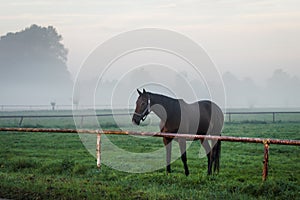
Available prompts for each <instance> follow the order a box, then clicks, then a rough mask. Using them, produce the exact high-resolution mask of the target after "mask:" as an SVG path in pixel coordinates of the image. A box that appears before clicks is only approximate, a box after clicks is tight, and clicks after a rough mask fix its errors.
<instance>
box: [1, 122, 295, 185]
mask: <svg viewBox="0 0 300 200" xmlns="http://www.w3.org/2000/svg"><path fill="white" fill-rule="evenodd" d="M0 131H16V132H54V133H81V134H96V135H97V143H96V146H97V148H96V155H97V167H99V168H100V167H101V135H102V134H113V135H136V136H151V137H152V136H154V137H169V138H185V139H188V140H196V139H202V140H203V139H207V140H220V141H227V142H245V143H262V144H263V145H264V161H263V172H262V179H263V181H265V180H266V179H267V176H268V161H269V145H270V144H277V145H295V146H300V140H281V139H271V138H249V137H232V136H212V135H191V134H180V133H161V132H133V131H112V130H92V129H47V128H0Z"/></svg>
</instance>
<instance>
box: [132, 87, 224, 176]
mask: <svg viewBox="0 0 300 200" xmlns="http://www.w3.org/2000/svg"><path fill="white" fill-rule="evenodd" d="M137 92H138V94H139V97H138V99H137V101H136V108H135V111H134V114H133V117H132V122H133V123H134V124H136V125H140V122H141V121H144V120H145V119H146V117H147V116H148V114H149V113H150V112H152V111H153V112H154V113H155V114H156V115H157V116H158V117H159V118H160V120H161V122H160V125H159V127H160V131H161V132H163V133H183V134H198V135H206V134H208V135H218V136H220V135H221V131H222V128H223V123H224V114H223V112H222V110H221V109H220V107H219V106H218V105H217V104H215V103H214V102H212V101H209V100H202V101H198V102H194V103H191V104H188V103H186V102H185V101H184V100H183V99H174V98H171V97H168V96H164V95H162V94H155V93H151V92H146V90H145V89H143V92H141V91H140V90H138V89H137ZM172 140H173V138H169V137H163V143H164V145H165V148H166V173H167V174H169V173H171V149H172V146H171V145H172ZM178 143H179V147H180V153H181V160H182V162H183V166H184V170H185V175H186V176H188V175H189V169H188V165H187V155H186V139H185V138H178ZM200 144H202V146H203V147H204V149H205V151H206V155H207V167H208V169H207V174H208V175H211V174H212V167H213V173H218V172H219V166H220V154H221V141H220V140H217V141H211V145H210V144H209V141H208V140H206V139H204V140H203V139H202V140H200Z"/></svg>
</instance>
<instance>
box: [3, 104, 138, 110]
mask: <svg viewBox="0 0 300 200" xmlns="http://www.w3.org/2000/svg"><path fill="white" fill-rule="evenodd" d="M111 107H112V106H111V105H67V104H65V105H64V104H55V105H51V104H50V103H49V105H0V111H34V110H72V109H75V110H87V109H111ZM128 107H134V106H133V105H132V106H128V105H126V106H125V105H114V108H117V109H125V108H126V109H127V108H128Z"/></svg>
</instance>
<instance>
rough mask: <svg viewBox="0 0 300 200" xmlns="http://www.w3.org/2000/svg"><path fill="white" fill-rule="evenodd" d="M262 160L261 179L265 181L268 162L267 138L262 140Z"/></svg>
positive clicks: (268, 142)
mask: <svg viewBox="0 0 300 200" xmlns="http://www.w3.org/2000/svg"><path fill="white" fill-rule="evenodd" d="M263 144H264V161H263V164H264V166H263V173H262V180H263V181H266V180H267V176H268V162H269V144H270V141H269V140H264V141H263Z"/></svg>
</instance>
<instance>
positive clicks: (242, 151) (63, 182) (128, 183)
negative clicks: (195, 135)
mask: <svg viewBox="0 0 300 200" xmlns="http://www.w3.org/2000/svg"><path fill="white" fill-rule="evenodd" d="M101 112H104V111H101ZM8 114H11V115H15V114H20V113H19V112H18V113H14V112H8V113H5V112H2V113H1V115H8ZM21 114H24V115H41V114H70V112H68V111H30V112H22V113H21ZM282 117H283V119H282V120H280V119H279V118H278V119H279V120H278V122H277V123H271V120H272V117H269V116H256V118H255V116H252V115H251V118H247V119H246V118H245V117H243V118H242V120H241V118H236V119H233V123H226V124H225V126H224V129H223V133H222V135H226V136H241V137H266V138H279V139H296V140H300V134H299V131H300V124H299V121H300V120H299V121H298V122H297V121H296V120H295V118H297V117H298V118H299V115H298V116H294V115H291V116H290V118H289V116H285V115H284V116H282ZM252 118H254V119H252ZM98 119H99V123H100V124H101V127H102V128H103V129H117V128H118V126H117V125H116V124H115V123H114V121H113V119H112V118H111V117H99V118H98ZM151 119H152V118H151ZM19 120H20V119H0V126H2V127H9V126H10V127H15V126H18V123H19ZM147 120H148V121H147ZM147 120H146V121H145V124H146V125H147V124H148V126H142V127H132V126H131V125H129V124H130V122H129V123H128V124H126V123H127V122H126V120H125V119H124V123H123V124H122V126H124V127H125V128H128V129H131V130H132V129H134V130H137V131H139V130H147V131H158V127H157V122H156V121H155V120H156V119H155V118H153V119H152V121H151V120H150V119H147ZM84 125H85V127H89V126H90V128H93V127H92V125H89V120H88V119H84ZM22 126H23V127H47V128H75V125H74V122H73V119H72V118H51V119H47V118H41V119H40V118H32V119H31V118H28V119H27V118H26V119H24V121H23V122H22ZM0 134H1V137H0V147H1V148H0V155H1V157H0V180H1V182H0V197H5V198H9V199H47V198H48V199H49V198H51V199H224V198H226V199H299V198H300V165H299V163H300V148H299V147H297V146H281V145H270V149H269V151H270V152H269V153H270V154H269V156H270V158H269V175H268V180H267V181H266V182H262V180H261V172H262V161H263V145H262V144H248V143H231V142H222V151H221V166H220V173H219V174H218V175H214V176H207V174H206V173H207V166H206V164H207V161H206V157H204V158H199V150H200V144H199V142H198V141H194V142H192V144H191V146H190V148H189V149H188V150H187V157H188V165H189V168H190V176H188V177H186V176H185V175H184V170H183V167H182V162H181V160H180V159H178V160H177V161H175V162H174V163H172V170H173V173H171V174H169V175H166V173H165V168H162V169H160V170H157V171H154V172H148V173H141V174H131V173H126V172H121V171H117V170H114V169H111V168H109V167H107V166H105V165H103V166H102V168H101V170H98V169H97V168H96V161H95V158H94V157H93V156H91V155H90V154H89V153H88V151H87V150H86V149H85V147H84V146H83V144H82V143H81V141H80V138H79V136H78V135H77V134H59V133H16V132H0ZM109 137H110V139H111V141H112V142H113V143H115V144H117V145H118V146H119V147H122V148H124V149H126V150H127V151H131V152H143V151H145V149H146V150H147V151H152V150H155V149H157V148H161V147H163V143H162V138H155V137H151V138H147V139H146V140H145V139H144V138H139V137H131V136H117V135H111V136H109ZM95 142H96V141H95ZM174 146H178V144H177V143H176V142H174V144H173V147H174ZM145 164H146V163H143V162H141V163H140V165H141V166H142V165H145Z"/></svg>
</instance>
